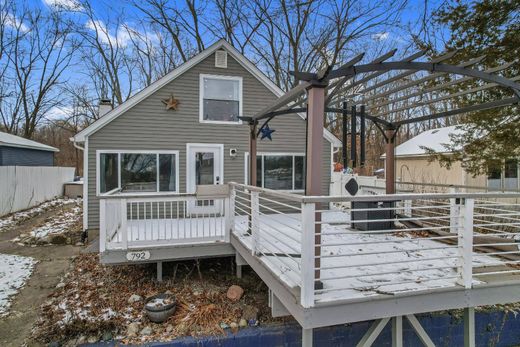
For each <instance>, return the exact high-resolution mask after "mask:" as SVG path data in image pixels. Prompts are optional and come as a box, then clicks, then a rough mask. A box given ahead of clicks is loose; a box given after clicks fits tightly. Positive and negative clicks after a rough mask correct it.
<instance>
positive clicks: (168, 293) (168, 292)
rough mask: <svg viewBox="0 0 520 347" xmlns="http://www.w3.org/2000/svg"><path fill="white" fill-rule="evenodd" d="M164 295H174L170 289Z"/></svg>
mask: <svg viewBox="0 0 520 347" xmlns="http://www.w3.org/2000/svg"><path fill="white" fill-rule="evenodd" d="M164 294H166V295H173V292H172V291H171V290H169V289H168V290H167V291H165V292H164Z"/></svg>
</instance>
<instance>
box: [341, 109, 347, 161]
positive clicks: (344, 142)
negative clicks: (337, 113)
mask: <svg viewBox="0 0 520 347" xmlns="http://www.w3.org/2000/svg"><path fill="white" fill-rule="evenodd" d="M341 116H342V122H341V140H342V147H341V151H342V153H341V155H342V159H343V168H344V169H346V168H347V167H348V154H347V132H348V127H347V103H346V102H343V112H342V114H341Z"/></svg>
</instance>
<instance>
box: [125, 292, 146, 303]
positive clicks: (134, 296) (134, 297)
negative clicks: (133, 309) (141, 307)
mask: <svg viewBox="0 0 520 347" xmlns="http://www.w3.org/2000/svg"><path fill="white" fill-rule="evenodd" d="M141 300H143V298H142V297H141V296H139V295H137V294H132V295H131V296H130V297H129V298H128V303H129V304H133V303H134V302H138V301H141Z"/></svg>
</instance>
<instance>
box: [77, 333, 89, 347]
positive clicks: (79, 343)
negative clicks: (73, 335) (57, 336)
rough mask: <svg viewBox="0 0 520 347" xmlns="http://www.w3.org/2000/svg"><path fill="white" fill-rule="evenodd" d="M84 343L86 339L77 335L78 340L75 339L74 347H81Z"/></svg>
mask: <svg viewBox="0 0 520 347" xmlns="http://www.w3.org/2000/svg"><path fill="white" fill-rule="evenodd" d="M85 342H87V337H86V336H85V335H79V336H78V338H77V339H76V346H77V345H82V344H84V343H85Z"/></svg>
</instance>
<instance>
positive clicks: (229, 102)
mask: <svg viewBox="0 0 520 347" xmlns="http://www.w3.org/2000/svg"><path fill="white" fill-rule="evenodd" d="M241 114H242V77H229V76H218V75H200V121H201V122H208V123H241V122H240V119H239V118H238V117H240V115H241Z"/></svg>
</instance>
